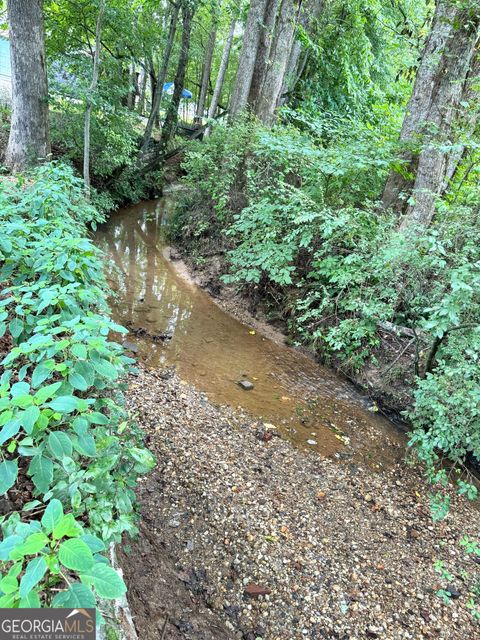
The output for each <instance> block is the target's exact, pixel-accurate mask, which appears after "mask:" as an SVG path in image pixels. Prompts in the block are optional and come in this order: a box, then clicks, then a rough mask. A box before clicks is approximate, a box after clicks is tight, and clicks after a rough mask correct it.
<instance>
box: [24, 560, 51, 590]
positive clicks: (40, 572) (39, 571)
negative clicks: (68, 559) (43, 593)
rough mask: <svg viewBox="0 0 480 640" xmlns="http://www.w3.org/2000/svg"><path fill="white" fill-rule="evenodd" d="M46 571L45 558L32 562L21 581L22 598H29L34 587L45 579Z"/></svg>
mask: <svg viewBox="0 0 480 640" xmlns="http://www.w3.org/2000/svg"><path fill="white" fill-rule="evenodd" d="M46 571H47V563H46V562H45V558H43V556H40V557H38V558H34V559H33V560H30V562H29V563H28V565H27V569H26V571H25V573H24V575H23V578H22V579H21V581H20V598H26V597H27V596H28V594H29V593H30V591H31V590H32V589H33V587H34V586H35V585H37V584H38V583H39V582H40V580H41V579H42V578H43V576H44V575H45V572H46Z"/></svg>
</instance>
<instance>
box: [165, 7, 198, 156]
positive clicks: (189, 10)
mask: <svg viewBox="0 0 480 640" xmlns="http://www.w3.org/2000/svg"><path fill="white" fill-rule="evenodd" d="M194 13H195V4H194V2H193V1H192V0H183V1H182V41H181V44H180V54H179V56H178V62H177V71H176V73H175V80H174V88H173V95H172V99H171V101H170V104H169V105H168V108H167V115H166V117H165V122H164V123H163V127H162V134H161V137H160V152H159V157H160V158H164V157H165V154H166V151H167V147H168V143H169V142H170V140H171V138H172V136H173V134H174V133H175V128H176V125H177V121H178V107H179V106H180V100H181V98H182V93H183V89H184V86H185V74H186V71H187V64H188V54H189V52H190V36H191V33H192V22H193V15H194Z"/></svg>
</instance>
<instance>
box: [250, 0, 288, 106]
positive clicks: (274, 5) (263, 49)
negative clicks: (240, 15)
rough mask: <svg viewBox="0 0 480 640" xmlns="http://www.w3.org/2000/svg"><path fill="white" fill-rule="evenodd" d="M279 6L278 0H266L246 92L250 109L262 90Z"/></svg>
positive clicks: (255, 103) (254, 104)
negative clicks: (247, 92)
mask: <svg viewBox="0 0 480 640" xmlns="http://www.w3.org/2000/svg"><path fill="white" fill-rule="evenodd" d="M279 6H280V0H267V6H266V8H265V15H264V17H263V25H262V29H261V33H260V40H259V43H258V49H257V57H256V60H255V68H254V70H253V76H252V82H251V85H250V91H249V94H248V104H249V106H250V108H251V109H252V111H255V108H256V105H257V102H258V99H259V97H260V95H261V92H262V86H263V82H264V80H265V74H266V71H267V65H268V61H269V56H270V50H271V46H272V41H273V36H274V33H275V23H276V20H277V15H278V8H279Z"/></svg>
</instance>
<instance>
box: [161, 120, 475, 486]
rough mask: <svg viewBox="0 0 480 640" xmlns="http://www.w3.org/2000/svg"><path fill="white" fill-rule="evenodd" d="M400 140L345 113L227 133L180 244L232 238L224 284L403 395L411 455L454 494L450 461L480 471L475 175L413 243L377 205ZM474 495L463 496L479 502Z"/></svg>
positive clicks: (400, 403) (211, 159) (222, 132)
mask: <svg viewBox="0 0 480 640" xmlns="http://www.w3.org/2000/svg"><path fill="white" fill-rule="evenodd" d="M394 131H395V127H394V126H392V123H391V120H388V121H387V122H382V121H379V122H378V123H377V125H376V126H375V127H373V126H371V125H368V126H365V124H362V123H361V122H358V121H355V120H353V119H352V118H351V117H350V116H345V117H344V118H341V117H340V116H339V115H338V114H337V115H331V116H329V115H328V114H324V115H323V116H322V117H321V118H319V120H318V122H317V126H316V127H315V133H314V134H312V133H311V132H310V133H308V134H307V133H306V132H305V130H304V131H303V132H300V131H299V130H298V128H295V127H293V126H290V127H289V126H282V127H277V128H275V129H273V130H265V129H263V128H262V127H260V126H258V125H257V124H256V123H255V122H254V121H251V120H247V121H244V122H242V123H239V124H237V125H236V126H235V127H233V128H232V127H230V128H229V129H225V128H220V127H219V128H217V129H216V131H215V132H214V133H213V134H212V136H211V137H210V138H209V139H208V141H207V142H206V143H204V144H203V145H202V146H200V145H197V146H196V147H194V148H192V149H191V150H190V151H189V153H188V155H187V158H186V161H185V163H184V167H185V169H186V171H187V180H186V184H187V185H188V187H189V189H188V190H187V192H186V195H185V201H184V203H183V204H182V206H181V207H180V209H179V211H178V213H177V217H176V221H175V225H174V229H173V232H174V234H175V236H176V237H177V238H182V237H183V238H184V237H185V236H187V237H189V238H190V240H189V248H190V250H192V251H194V252H195V251H196V252H197V253H198V254H199V256H201V254H202V253H208V251H209V249H207V248H206V244H208V246H209V248H211V246H213V245H215V242H218V239H221V241H222V243H223V246H224V248H225V249H226V265H225V269H226V270H227V274H226V275H225V276H224V278H223V280H224V282H227V283H239V284H240V285H242V286H244V287H246V291H247V292H248V293H249V294H250V295H252V296H254V297H255V296H256V297H257V298H261V299H264V300H265V299H267V300H268V301H269V309H270V313H271V315H272V316H275V315H278V313H279V312H280V313H281V315H282V316H283V318H284V320H285V321H286V322H287V324H288V326H289V329H290V332H291V333H292V334H293V335H294V336H296V338H297V340H299V341H301V342H307V343H309V344H311V345H312V346H313V347H314V348H315V349H316V350H317V351H318V352H319V354H321V355H322V357H324V358H328V359H330V360H332V359H333V360H334V361H335V362H336V363H337V364H338V365H339V366H340V367H341V368H342V369H343V371H345V372H346V373H347V374H349V375H351V376H352V377H354V378H357V379H362V375H363V372H364V371H366V370H368V371H370V372H371V374H372V376H374V380H375V383H376V384H377V385H378V387H380V385H382V384H383V388H384V390H388V389H392V388H393V389H395V388H396V387H399V388H400V392H399V394H398V397H395V396H393V394H392V395H391V399H392V400H393V402H395V403H396V406H397V407H398V408H399V409H404V408H405V407H406V406H410V410H409V417H410V419H411V420H412V422H413V424H414V432H413V436H412V444H415V445H416V446H417V451H418V454H419V456H420V458H421V459H422V460H424V461H425V462H426V463H427V465H428V467H429V469H430V475H431V477H432V479H434V480H439V481H442V482H444V481H446V478H447V472H446V471H445V469H441V470H440V471H438V469H437V466H436V463H437V462H438V460H439V459H440V458H441V457H443V456H445V457H447V458H449V459H450V460H453V461H454V462H455V463H458V464H459V465H461V466H462V470H463V464H464V463H465V461H466V460H469V459H471V458H472V457H475V458H480V440H479V433H480V423H479V400H480V396H479V391H480V387H479V380H478V357H479V354H480V300H479V298H478V292H479V290H480V289H479V285H480V254H479V250H478V246H479V241H480V237H479V235H478V233H479V231H478V230H479V226H478V220H477V218H478V207H477V205H476V201H475V200H474V199H472V192H471V188H474V185H475V180H476V175H475V170H472V171H473V173H471V174H470V176H469V177H468V179H467V184H466V183H465V182H462V184H461V185H460V184H457V185H452V189H451V191H450V192H449V194H448V196H447V197H446V198H445V200H444V201H443V202H442V203H441V205H440V204H439V215H438V218H437V222H436V224H435V225H434V226H432V227H431V228H429V229H427V230H425V231H424V232H423V233H422V234H418V235H415V236H412V237H410V238H407V237H406V236H405V235H404V234H403V233H400V232H398V231H397V230H396V219H395V217H394V216H392V215H391V214H390V213H389V212H386V211H384V210H383V209H382V208H381V207H380V206H379V203H378V198H379V196H380V194H381V189H382V186H383V183H384V180H385V176H386V172H387V171H388V168H389V166H390V163H391V162H392V161H393V158H394V155H395V136H394ZM239 175H241V176H242V179H241V180H239V179H238V176H239ZM470 185H471V187H470ZM205 203H208V206H205ZM465 224H467V226H468V228H469V229H470V233H469V235H468V236H467V237H466V236H465V234H464V232H463V230H464V228H465ZM212 234H214V235H215V234H216V239H212ZM392 340H393V341H394V342H395V349H394V350H392V348H391V341H392ZM407 385H411V389H415V391H414V398H411V399H410V400H408V394H409V393H411V390H409V388H408V386H407ZM378 387H377V388H378ZM405 395H407V402H405ZM465 482H466V478H465V477H464V474H462V475H461V477H460V478H459V487H460V490H461V491H462V493H465V492H466V493H468V494H469V496H472V497H473V496H474V495H476V490H475V488H474V487H473V486H472V485H471V484H470V483H468V482H467V484H465Z"/></svg>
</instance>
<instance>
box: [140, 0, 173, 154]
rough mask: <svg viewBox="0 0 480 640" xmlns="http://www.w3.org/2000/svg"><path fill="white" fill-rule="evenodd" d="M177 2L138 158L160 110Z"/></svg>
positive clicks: (148, 141) (144, 152) (145, 145)
mask: <svg viewBox="0 0 480 640" xmlns="http://www.w3.org/2000/svg"><path fill="white" fill-rule="evenodd" d="M179 8H180V7H179V4H178V3H177V4H175V5H174V6H173V10H172V16H171V18H170V27H169V30H168V37H167V43H166V45H165V51H164V53H163V60H162V66H161V68H160V71H159V72H158V77H157V82H156V84H155V89H154V92H153V96H152V108H151V109H150V115H149V116H148V122H147V126H146V127H145V132H144V134H143V140H142V146H141V149H140V159H141V158H143V156H144V155H145V154H146V153H147V151H148V147H149V146H150V140H151V137H152V131H153V126H154V124H155V121H156V119H157V118H158V114H159V112H160V103H161V101H162V95H163V85H164V84H165V79H166V77H167V71H168V63H169V62H170V56H171V54H172V48H173V42H174V40H175V33H176V31H177V20H178V12H179Z"/></svg>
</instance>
